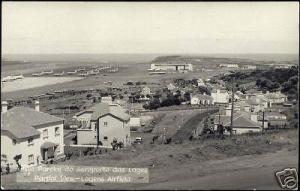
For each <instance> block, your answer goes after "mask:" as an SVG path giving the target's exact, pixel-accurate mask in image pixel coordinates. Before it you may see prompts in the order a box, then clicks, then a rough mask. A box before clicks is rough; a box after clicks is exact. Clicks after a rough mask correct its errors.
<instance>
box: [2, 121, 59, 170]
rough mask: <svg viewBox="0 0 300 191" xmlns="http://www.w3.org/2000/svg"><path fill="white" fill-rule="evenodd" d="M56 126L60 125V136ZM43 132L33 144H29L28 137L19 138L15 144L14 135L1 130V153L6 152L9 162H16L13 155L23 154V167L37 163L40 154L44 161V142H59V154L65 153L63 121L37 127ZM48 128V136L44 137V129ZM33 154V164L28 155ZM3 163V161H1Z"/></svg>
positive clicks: (40, 158) (35, 138)
mask: <svg viewBox="0 0 300 191" xmlns="http://www.w3.org/2000/svg"><path fill="white" fill-rule="evenodd" d="M55 127H59V134H60V135H59V136H55ZM36 129H37V130H38V131H40V132H41V135H40V136H35V137H34V139H33V145H30V146H29V145H28V138H25V139H17V144H16V145H13V143H12V139H13V137H12V136H11V135H10V134H9V133H5V132H3V131H1V155H2V154H6V155H7V159H8V163H13V164H15V160H13V157H14V156H16V155H19V154H22V159H21V160H19V163H20V164H21V166H22V168H23V167H27V166H33V165H37V157H38V156H39V161H40V162H41V161H42V156H41V146H42V144H43V143H44V142H47V141H48V142H53V143H56V144H58V147H59V150H60V152H59V153H57V154H64V132H63V123H62V122H59V123H54V124H47V125H44V126H40V127H39V128H36ZM44 129H48V138H45V139H44V138H43V135H42V131H43V130H44ZM31 154H33V156H34V159H33V164H32V165H28V156H29V155H31ZM1 165H2V162H1Z"/></svg>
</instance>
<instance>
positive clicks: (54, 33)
mask: <svg viewBox="0 0 300 191" xmlns="http://www.w3.org/2000/svg"><path fill="white" fill-rule="evenodd" d="M298 30H299V4H298V2H134V3H132V2H2V53H3V54H64V53H67V54H78V53H81V54H108V53H133V54H135V53H142V54H147V53H149V54H153V53H156V54H158V53H159V54H180V53H182V54H248V53H251V54H260V53H261V54H266V53H267V54H281V53H282V54H294V53H296V54H298V52H299V31H298Z"/></svg>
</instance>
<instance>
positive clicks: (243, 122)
mask: <svg viewBox="0 0 300 191" xmlns="http://www.w3.org/2000/svg"><path fill="white" fill-rule="evenodd" d="M230 118H231V116H225V115H222V116H220V123H221V124H223V125H224V126H230ZM214 123H215V124H219V118H218V116H216V117H215V120H214ZM233 127H234V128H237V127H238V128H258V127H260V125H258V124H257V123H256V122H254V121H252V120H251V119H249V117H248V116H247V115H246V114H244V113H235V114H234V116H233Z"/></svg>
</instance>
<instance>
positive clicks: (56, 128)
mask: <svg viewBox="0 0 300 191" xmlns="http://www.w3.org/2000/svg"><path fill="white" fill-rule="evenodd" d="M59 135H60V132H59V127H55V136H59Z"/></svg>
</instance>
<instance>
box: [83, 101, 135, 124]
mask: <svg viewBox="0 0 300 191" xmlns="http://www.w3.org/2000/svg"><path fill="white" fill-rule="evenodd" d="M84 112H92V117H91V120H97V119H98V118H99V117H101V116H104V115H106V114H111V115H113V116H115V117H117V118H119V119H121V120H122V121H127V120H129V118H130V116H129V115H128V114H127V113H126V110H125V109H123V108H122V107H121V106H120V105H117V104H116V105H110V104H108V103H98V104H96V105H95V106H93V107H91V108H89V109H86V110H84V111H82V112H80V113H84ZM77 115H79V114H77Z"/></svg>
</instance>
